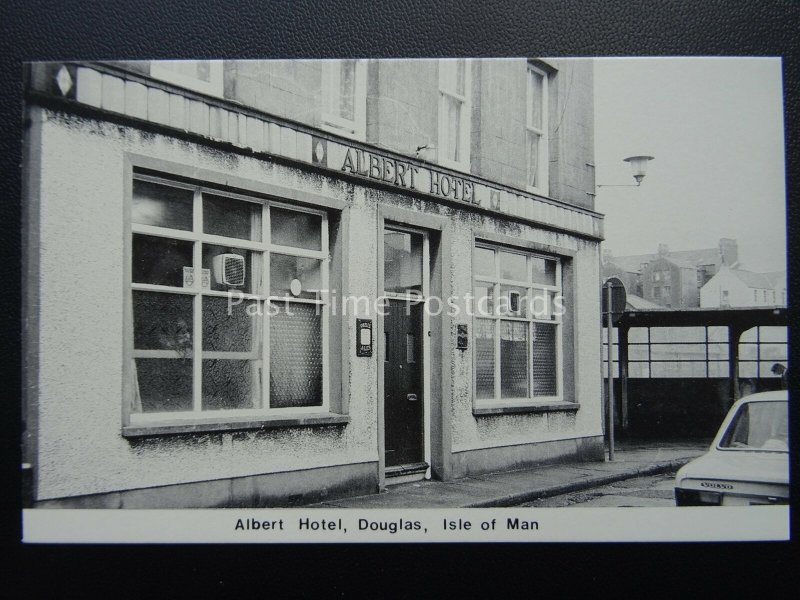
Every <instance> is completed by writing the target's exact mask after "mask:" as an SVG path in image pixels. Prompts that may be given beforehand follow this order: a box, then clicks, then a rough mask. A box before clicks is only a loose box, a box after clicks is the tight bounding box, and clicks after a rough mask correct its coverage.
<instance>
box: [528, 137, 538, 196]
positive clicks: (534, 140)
mask: <svg viewBox="0 0 800 600" xmlns="http://www.w3.org/2000/svg"><path fill="white" fill-rule="evenodd" d="M540 138H541V136H540V135H539V134H538V133H533V132H532V131H529V132H528V185H529V186H531V187H539V140H540Z"/></svg>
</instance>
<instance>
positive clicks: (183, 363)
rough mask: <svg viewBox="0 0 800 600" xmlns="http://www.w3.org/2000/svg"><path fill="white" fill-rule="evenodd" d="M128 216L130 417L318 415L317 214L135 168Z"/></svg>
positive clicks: (321, 340) (321, 338)
mask: <svg viewBox="0 0 800 600" xmlns="http://www.w3.org/2000/svg"><path fill="white" fill-rule="evenodd" d="M132 213H133V214H132V226H131V227H132V240H131V249H132V253H131V262H132V265H131V266H132V268H131V287H132V319H133V339H132V345H133V365H132V372H133V388H134V395H133V398H132V399H131V400H130V402H131V406H130V407H129V408H130V411H129V412H130V414H131V422H132V423H137V422H146V421H148V420H151V421H152V420H158V419H167V418H169V419H173V418H177V419H180V418H181V417H192V416H198V415H203V416H208V415H212V414H213V415H220V416H227V415H231V416H234V415H248V416H258V415H267V414H269V413H270V412H272V411H286V410H291V411H295V412H309V411H319V410H321V409H323V410H324V409H325V407H327V402H328V399H327V397H326V392H325V386H324V377H325V372H326V367H325V365H326V360H327V357H326V354H325V353H326V351H325V348H326V339H327V322H328V305H327V299H326V298H325V297H324V295H323V293H322V290H324V289H325V288H326V286H327V280H328V269H329V264H328V248H327V245H328V234H327V227H328V224H327V223H328V222H327V216H326V215H325V213H324V212H321V211H311V210H306V209H298V208H294V207H291V206H285V205H282V204H279V203H274V202H270V201H265V200H261V199H257V198H249V197H244V196H240V195H233V194H225V193H223V192H220V191H216V190H213V191H212V190H206V189H204V188H203V187H198V186H190V185H187V184H182V183H175V182H170V181H166V180H162V179H160V178H156V177H150V176H144V175H137V176H136V178H135V179H134V184H133V199H132ZM271 213H272V214H271ZM270 223H271V227H270V226H269V224H270ZM291 231H294V232H295V234H294V235H292V233H291Z"/></svg>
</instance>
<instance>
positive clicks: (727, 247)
mask: <svg viewBox="0 0 800 600" xmlns="http://www.w3.org/2000/svg"><path fill="white" fill-rule="evenodd" d="M719 257H720V262H721V264H723V265H725V266H728V267H732V266H733V265H735V264H736V263H737V262H739V245H738V244H737V243H736V240H735V239H732V238H721V239H720V240H719Z"/></svg>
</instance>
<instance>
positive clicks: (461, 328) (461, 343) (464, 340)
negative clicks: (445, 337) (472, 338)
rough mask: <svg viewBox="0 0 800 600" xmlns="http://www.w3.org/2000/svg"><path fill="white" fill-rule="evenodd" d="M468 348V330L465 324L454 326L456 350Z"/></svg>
mask: <svg viewBox="0 0 800 600" xmlns="http://www.w3.org/2000/svg"><path fill="white" fill-rule="evenodd" d="M468 347H469V330H468V329H467V325H466V324H465V323H460V324H458V325H456V348H458V349H459V350H466V349H467V348H468Z"/></svg>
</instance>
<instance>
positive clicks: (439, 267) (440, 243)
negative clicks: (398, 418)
mask: <svg viewBox="0 0 800 600" xmlns="http://www.w3.org/2000/svg"><path fill="white" fill-rule="evenodd" d="M377 200H378V210H377V213H378V214H377V222H376V229H375V237H374V238H373V239H374V240H375V242H376V243H375V245H376V250H377V252H376V254H377V261H376V263H374V264H375V266H376V271H377V273H376V274H377V277H376V284H377V285H376V288H375V290H376V296H379V295H381V294H382V291H383V231H384V228H385V226H386V225H387V224H388V225H390V226H400V227H403V226H405V227H409V228H411V229H414V230H417V231H425V232H427V233H428V235H429V237H428V248H429V255H430V256H429V267H428V268H429V279H428V283H429V285H430V288H429V289H430V292H431V293H432V294H434V295H436V296H438V297H439V298H442V299H444V298H448V297H449V296H450V294H451V283H450V270H451V268H452V260H451V254H452V249H451V246H452V238H453V236H452V227H453V222H452V221H451V219H449V218H447V217H444V216H442V215H438V214H436V213H434V212H431V213H428V212H423V210H421V209H420V208H419V207H417V208H415V209H414V208H410V207H404V206H401V205H398V204H390V203H388V202H387V201H386V200H385V199H384V198H382V197H379V198H378V199H377ZM378 290H381V291H380V292H379V291H378ZM428 319H429V320H428V322H427V325H428V330H427V331H428V332H430V335H428V334H427V333H425V332H424V331H423V338H424V339H425V341H427V343H428V344H429V347H428V348H429V350H428V356H427V360H426V361H425V364H426V367H427V368H428V371H429V373H430V374H429V378H428V382H427V386H426V388H425V389H426V391H427V392H428V393H427V395H426V398H427V402H428V405H427V407H426V408H427V409H428V410H427V411H426V415H428V417H429V419H430V420H429V424H430V432H429V433H430V437H429V438H428V440H427V441H428V443H429V446H428V448H429V454H428V455H426V456H428V457H429V458H430V461H429V464H430V466H431V468H430V471H431V476H432V477H435V478H436V479H440V480H442V481H449V480H450V479H452V471H453V467H452V435H451V431H450V422H451V416H450V407H451V404H452V388H451V377H452V373H451V371H452V370H451V364H452V360H453V355H452V352H453V342H452V339H451V338H452V332H451V330H452V328H453V326H452V322H451V321H452V317H451V316H450V315H449V314H448V312H447V310H446V309H445V310H442V313H441V314H440V315H439V316H436V317H432V316H431V315H428ZM375 336H376V338H377V339H378V340H379V343H378V344H377V352H376V355H377V361H378V362H377V365H376V367H377V368H376V369H375V371H376V378H377V390H376V394H377V397H376V401H377V433H376V436H377V446H378V448H377V450H378V489H379V490H383V489H385V487H386V464H385V457H384V447H385V443H384V381H383V362H384V354H383V340H384V339H385V336H384V327H383V317H381V316H380V315H377V317H376V333H375Z"/></svg>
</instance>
